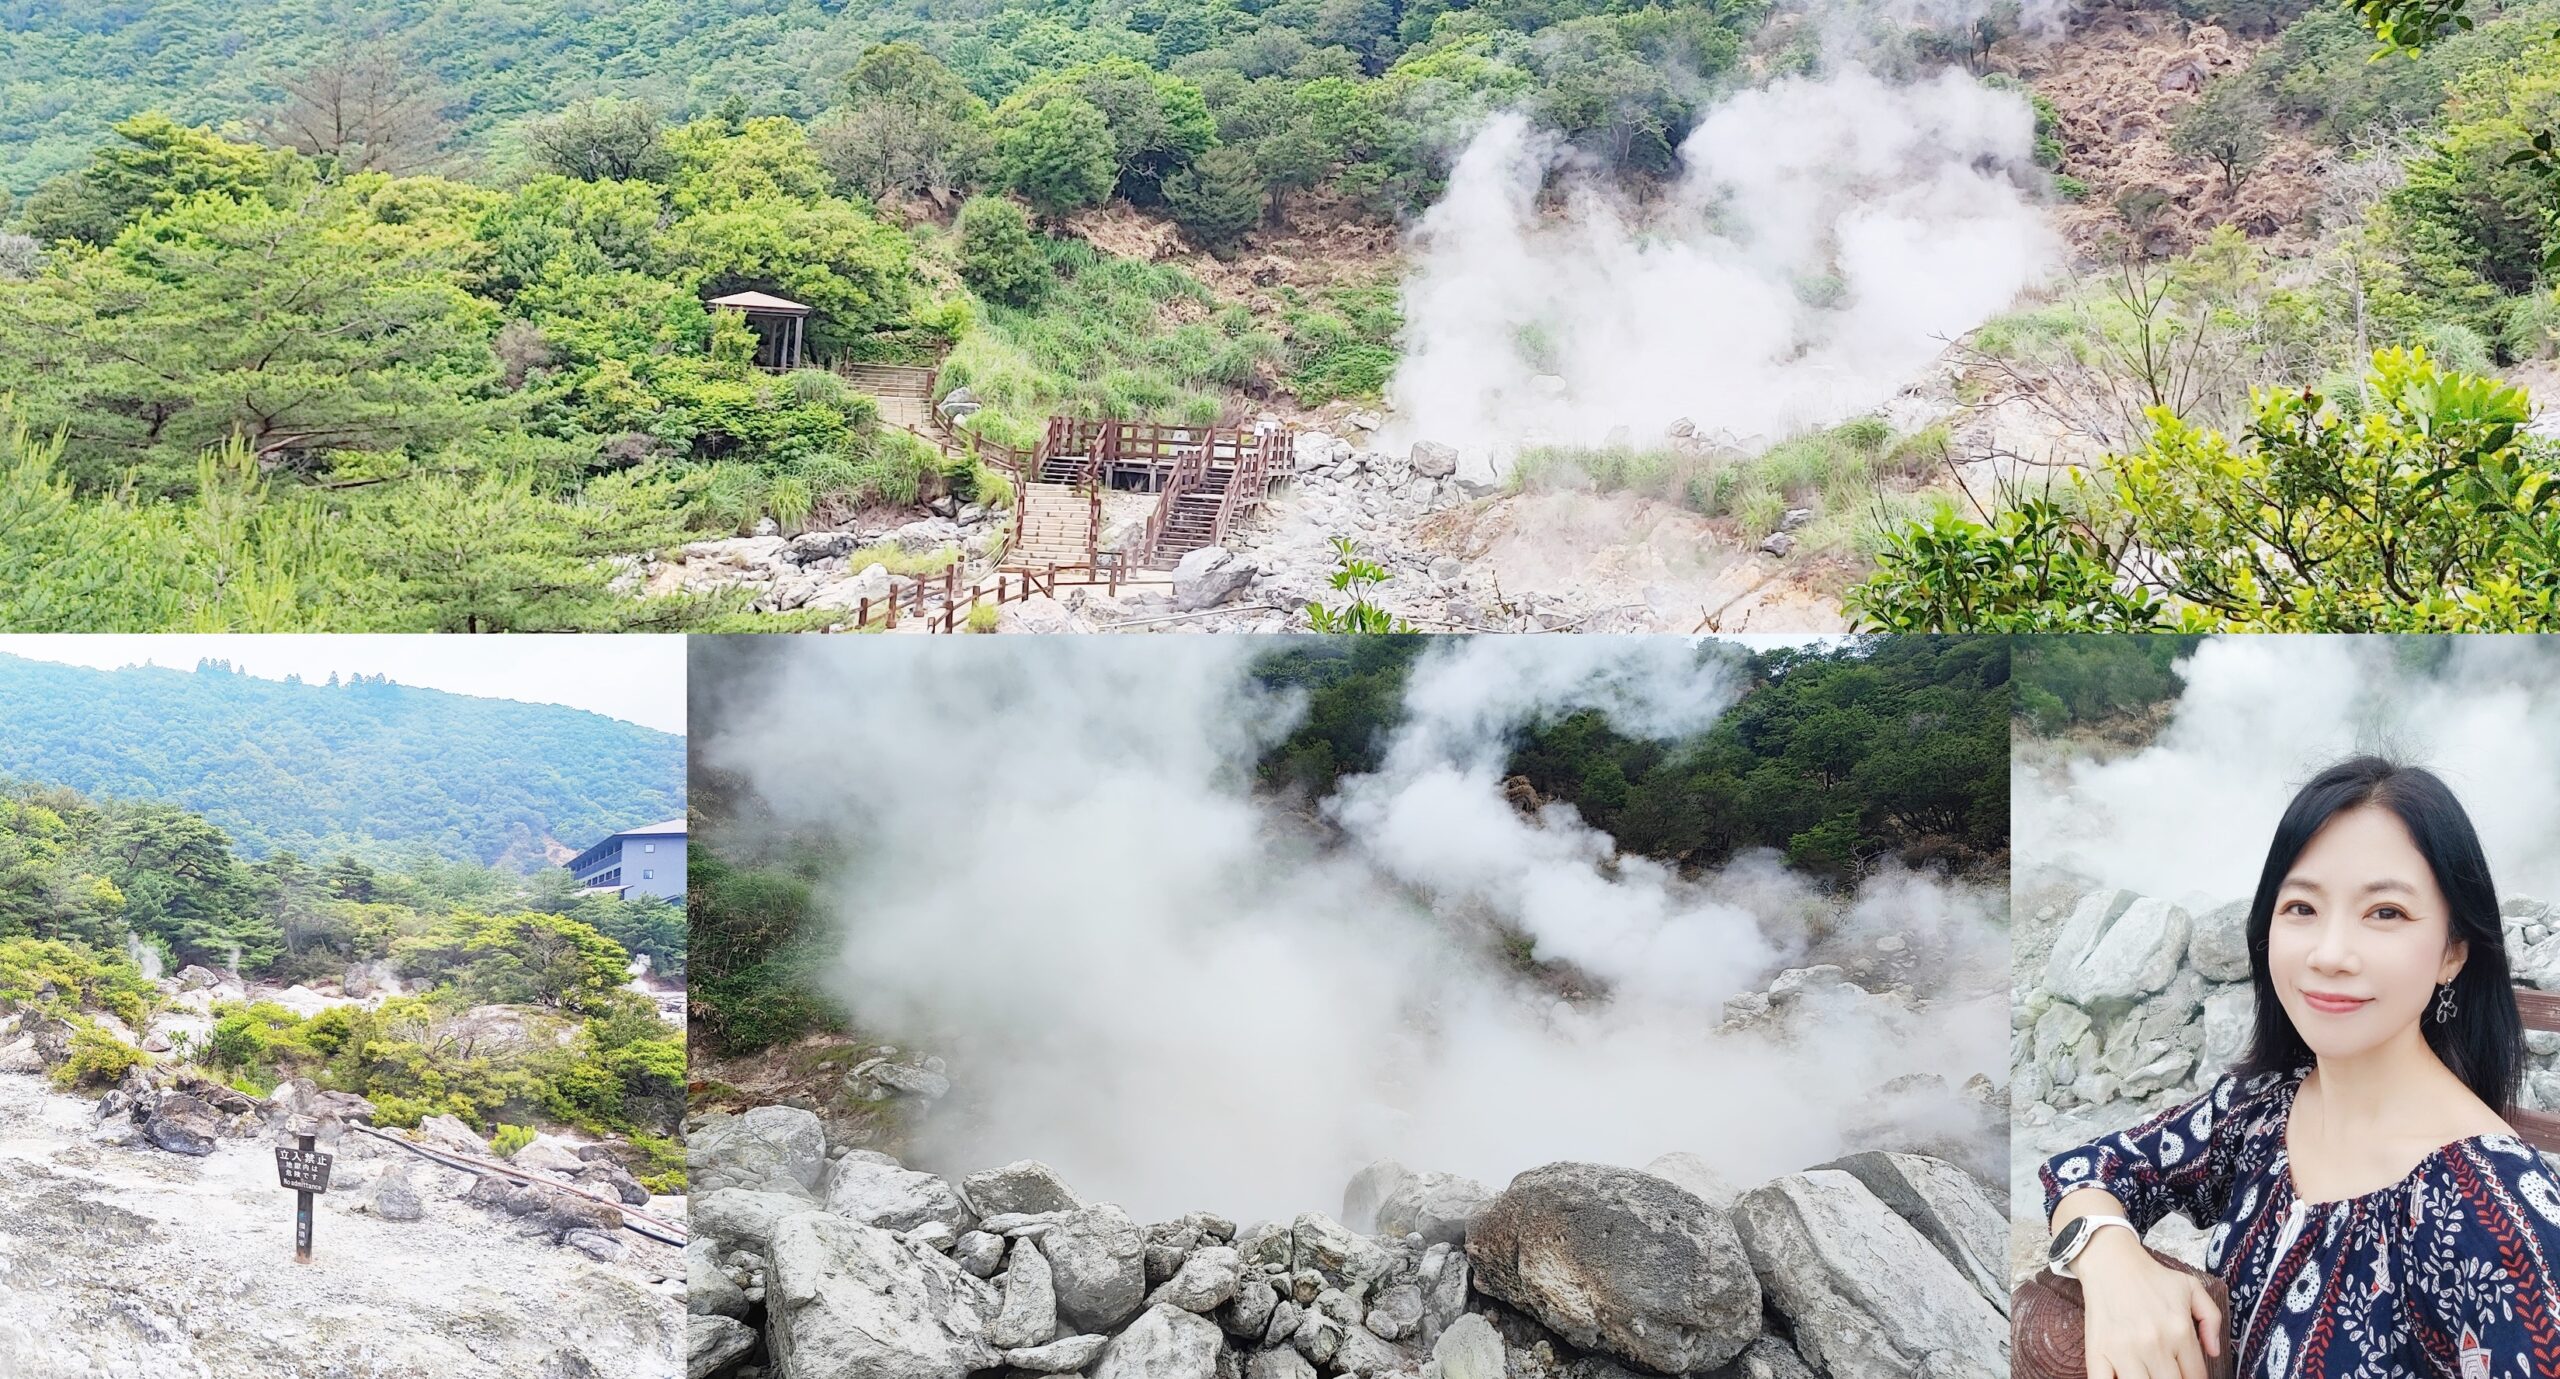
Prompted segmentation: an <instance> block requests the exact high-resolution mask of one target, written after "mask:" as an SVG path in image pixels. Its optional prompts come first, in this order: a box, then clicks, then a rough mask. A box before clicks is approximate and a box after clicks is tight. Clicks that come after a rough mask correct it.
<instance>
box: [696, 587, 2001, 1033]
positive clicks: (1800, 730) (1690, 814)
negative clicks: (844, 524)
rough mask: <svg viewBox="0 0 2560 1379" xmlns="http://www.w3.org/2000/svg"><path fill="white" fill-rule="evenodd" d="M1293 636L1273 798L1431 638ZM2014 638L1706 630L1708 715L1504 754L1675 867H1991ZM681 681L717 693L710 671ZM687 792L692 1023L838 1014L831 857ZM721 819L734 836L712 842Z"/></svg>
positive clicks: (799, 1023) (750, 1026)
mask: <svg viewBox="0 0 2560 1379" xmlns="http://www.w3.org/2000/svg"><path fill="white" fill-rule="evenodd" d="M1290 640H1291V642H1292V643H1293V644H1292V645H1290V646H1288V647H1286V648H1283V649H1278V650H1273V651H1270V652H1267V653H1265V654H1264V655H1263V656H1262V657H1261V658H1260V659H1259V660H1258V661H1257V662H1256V664H1255V667H1254V670H1253V675H1254V677H1255V679H1256V680H1257V681H1259V682H1260V683H1261V684H1263V685H1264V686H1266V687H1269V688H1273V689H1284V690H1290V691H1294V692H1297V693H1299V694H1301V695H1303V696H1304V703H1305V708H1304V713H1303V715H1302V717H1301V718H1300V720H1299V721H1298V723H1297V724H1296V726H1295V727H1294V728H1293V729H1292V730H1291V732H1290V733H1289V735H1288V736H1287V737H1286V738H1285V739H1283V740H1281V741H1280V742H1278V743H1275V744H1274V745H1273V746H1271V747H1270V748H1269V749H1268V750H1267V751H1266V752H1265V753H1264V755H1263V757H1262V759H1261V760H1260V762H1259V763H1258V765H1257V773H1256V775H1257V778H1256V780H1255V782H1254V788H1255V789H1256V790H1257V791H1259V792H1261V793H1263V794H1264V795H1266V796H1267V797H1269V798H1271V799H1272V800H1274V801H1275V802H1288V801H1303V800H1307V799H1312V798H1315V797H1318V796H1321V795H1323V794H1326V793H1330V791H1331V790H1332V789H1333V787H1334V786H1335V785H1336V783H1338V782H1339V781H1340V780H1341V779H1342V778H1343V777H1344V776H1347V775H1353V774H1358V773H1362V772H1367V771H1372V770H1375V769H1376V768H1377V767H1378V766H1379V765H1380V764H1381V753H1382V752H1383V751H1384V749H1385V747H1386V744H1387V740H1388V738H1389V737H1390V736H1391V735H1392V733H1393V731H1394V729H1395V727H1396V725H1397V723H1398V722H1400V721H1401V717H1402V711H1403V702H1404V699H1403V695H1404V688H1405V684H1406V682H1407V680H1408V678H1409V677H1410V675H1411V674H1412V670H1413V666H1414V663H1415V662H1416V661H1417V660H1418V659H1419V658H1420V657H1421V656H1422V655H1424V654H1425V651H1426V648H1427V646H1428V644H1429V642H1430V641H1431V639H1430V638H1428V637H1421V636H1410V637H1344V638H1313V637H1309V638H1292V639H1290ZM2011 640H2012V639H2009V638H2001V637H1928V636H1913V637H1861V638H1851V639H1849V640H1847V641H1846V642H1844V643H1841V644H1839V645H1836V646H1834V647H1831V648H1827V649H1826V648H1820V647H1807V648H1794V649H1777V650H1770V651H1763V652H1757V653H1748V652H1741V651H1738V650H1736V649H1734V646H1733V644H1731V643H1714V642H1711V643H1708V644H1707V645H1706V646H1705V647H1704V648H1702V650H1701V652H1700V659H1701V666H1702V669H1704V668H1706V667H1707V666H1708V665H1709V663H1710V662H1722V663H1724V664H1723V665H1722V670H1723V671H1724V672H1725V673H1730V674H1732V675H1734V676H1736V677H1738V679H1739V681H1740V683H1741V685H1742V686H1743V689H1742V693H1741V696H1740V698H1739V699H1738V701H1737V702H1736V703H1735V705H1734V706H1733V708H1732V709H1730V710H1729V711H1728V712H1726V713H1725V714H1724V715H1723V716H1722V717H1721V718H1719V719H1718V720H1717V721H1716V723H1715V724H1714V726H1712V727H1711V728H1709V729H1708V730H1707V731H1706V732H1704V733H1700V734H1698V735H1696V736H1694V737H1692V738H1689V739H1686V740H1682V741H1674V742H1652V741H1644V740H1640V739H1635V738H1630V737H1628V736H1626V735H1625V734H1622V733H1620V732H1618V731H1616V730H1614V729H1613V728H1611V727H1610V726H1609V725H1608V723H1607V722H1606V721H1605V720H1604V719H1602V718H1601V717H1600V716H1599V715H1598V714H1596V713H1592V712H1587V711H1586V712H1579V713H1574V714H1570V715H1566V716H1563V717H1560V718H1556V719H1552V720H1546V721H1540V722H1537V723H1534V724H1532V725H1530V726H1529V727H1528V728H1527V729H1526V730H1524V731H1523V732H1522V733H1521V735H1520V737H1519V739H1518V740H1517V741H1516V742H1515V743H1514V744H1513V746H1512V751H1511V758H1510V761H1509V763H1508V767H1507V771H1508V773H1509V774H1512V775H1516V776H1520V777H1524V778H1526V780H1527V781H1528V783H1529V785H1530V787H1531V788H1532V789H1533V790H1534V791H1536V793H1537V795H1538V796H1539V797H1540V798H1542V799H1544V800H1549V801H1561V802H1564V803H1568V804H1571V805H1572V806H1574V808H1575V809H1577V810H1578V811H1580V812H1581V814H1582V816H1583V817H1584V818H1585V819H1587V820H1589V821H1590V822H1591V823H1593V824H1595V825H1597V826H1598V827H1600V828H1601V829H1603V830H1605V831H1607V832H1608V833H1609V834H1611V836H1613V837H1614V838H1615V839H1616V840H1617V842H1618V846H1619V847H1620V849H1621V850H1622V851H1624V852H1627V853H1629V854H1635V855H1641V856H1646V857H1653V858H1658V859H1661V860H1664V861H1667V862H1670V863H1672V864H1674V865H1676V866H1678V867H1680V868H1682V869H1684V870H1690V871H1698V870H1704V869H1707V868H1712V867H1715V866H1719V865H1721V864H1723V863H1725V862H1728V861H1731V860H1732V859H1733V858H1734V857H1735V856H1736V855H1738V854H1740V853H1742V852H1744V851H1746V850H1749V849H1755V848H1765V849H1770V850H1773V851H1776V852H1778V853H1780V854H1782V855H1783V856H1784V857H1785V859H1786V861H1787V863H1788V865H1789V866H1791V867H1794V868H1796V869H1798V870H1800V871H1802V872H1804V873H1806V874H1808V875H1810V876H1813V877H1815V878H1818V879H1820V880H1823V881H1826V882H1829V883H1832V884H1836V885H1844V886H1845V885H1851V884H1854V883H1855V881H1856V880H1857V879H1858V878H1860V877H1862V876H1865V875H1868V874H1870V873H1872V872H1873V870H1874V869H1875V868H1876V867H1877V866H1879V865H1880V864H1882V863H1883V862H1885V861H1887V860H1888V859H1890V860H1895V861H1899V862H1902V863H1904V864H1907V865H1912V866H1934V867H1942V868H1945V869H1948V870H1952V871H1957V872H1962V873H1967V874H1973V875H1991V874H1996V873H1997V872H1998V871H1999V870H2000V869H2001V868H2003V867H2005V866H2006V865H2007V861H2008V834H2009V719H2010V688H2009V677H2010V664H2009V661H2010V642H2011ZM721 659H726V658H721ZM761 664H765V662H764V661H762V660H760V659H759V658H758V657H756V656H752V655H750V656H747V657H744V658H742V659H741V660H740V661H738V662H737V663H736V664H735V665H734V666H730V667H726V668H725V669H727V670H728V671H729V672H730V673H731V674H732V675H733V676H735V677H736V678H737V679H738V680H739V681H744V680H747V679H751V678H752V677H753V676H754V675H755V674H756V673H757V671H756V667H758V666H759V665H761ZM697 665H698V666H699V665H702V663H701V662H697ZM721 669H724V668H723V667H721V666H720V665H719V664H718V662H717V661H715V662H713V663H712V664H711V665H710V666H707V667H705V670H706V671H712V672H716V671H719V670H721ZM697 679H703V680H711V681H712V683H713V684H714V686H715V689H714V693H715V694H718V693H721V692H722V691H721V690H720V689H718V688H717V686H718V685H719V683H720V682H719V681H718V679H717V678H716V675H713V674H703V675H698V676H697ZM696 796H697V800H698V803H699V806H700V808H701V809H702V810H703V812H704V813H705V815H706V816H707V818H708V819H709V820H710V821H711V822H710V825H709V826H710V828H711V832H709V833H707V834H706V835H704V836H701V837H697V838H695V839H694V840H693V847H692V850H691V854H690V857H689V867H688V871H687V880H688V883H689V885H690V887H691V891H692V894H691V898H690V905H689V909H690V911H691V914H692V924H693V939H694V947H695V949H696V954H695V960H694V965H693V968H692V973H693V975H692V979H691V982H690V995H691V1005H690V1008H689V1009H690V1016H691V1019H692V1021H693V1023H694V1027H695V1037H696V1038H698V1039H702V1040H704V1041H705V1047H707V1048H710V1049H713V1050H716V1051H719V1052H723V1053H742V1052H751V1051H753V1050H756V1049H760V1048H765V1047H769V1046H771V1045H773V1044H776V1043H781V1042H784V1041H787V1040H789V1039H792V1038H794V1037H797V1036H798V1035H800V1034H802V1033H805V1032H807V1031H809V1030H812V1029H822V1028H832V1027H835V1026H836V1025H837V1024H838V1023H839V1022H840V1021H841V1018H842V1017H841V1015H840V1014H839V1013H837V1012H835V1011H833V1010H831V1009H830V1008H829V1007H828V1006H827V1005H826V1003H825V1002H824V1001H823V1000H822V999H820V998H819V997H817V996H816V995H815V994H814V992H815V989H816V985H817V984H816V982H815V981H814V980H813V976H812V974H814V973H815V972H816V971H817V970H818V969H819V968H820V967H821V966H822V965H823V964H824V963H826V962H827V961H828V960H829V959H830V958H831V957H832V955H833V950H834V942H835V940H834V936H833V935H832V934H831V933H830V932H829V929H828V926H827V924H826V923H825V915H824V914H823V912H822V907H821V906H820V905H819V904H818V903H817V901H816V897H818V896H820V895H822V894H823V893H824V891H825V887H826V885H827V882H828V880H829V878H831V877H832V876H834V875H835V874H836V873H837V871H838V870H839V869H840V868H841V867H842V866H843V865H844V863H845V860H846V859H845V858H844V856H843V855H842V853H841V850H840V848H839V847H838V846H836V845H835V844H833V843H832V842H830V841H827V840H808V839H787V838H777V837H774V836H772V835H771V834H769V833H768V832H766V831H764V830H761V829H755V828H750V827H747V826H746V825H744V824H742V823H740V822H739V821H736V820H734V819H730V818H727V817H725V815H726V814H727V813H729V812H732V811H734V810H736V809H737V808H739V806H738V805H737V804H736V803H735V802H734V801H732V800H731V799H730V797H729V795H728V794H727V793H726V792H725V791H723V790H722V789H721V783H720V782H718V781H716V780H704V781H697V783H696ZM722 827H738V828H741V829H742V831H743V833H744V834H745V835H747V836H742V837H740V838H739V840H738V844H737V845H736V846H734V847H724V846H723V845H722V843H721V841H720V835H719V830H720V828H722Z"/></svg>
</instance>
